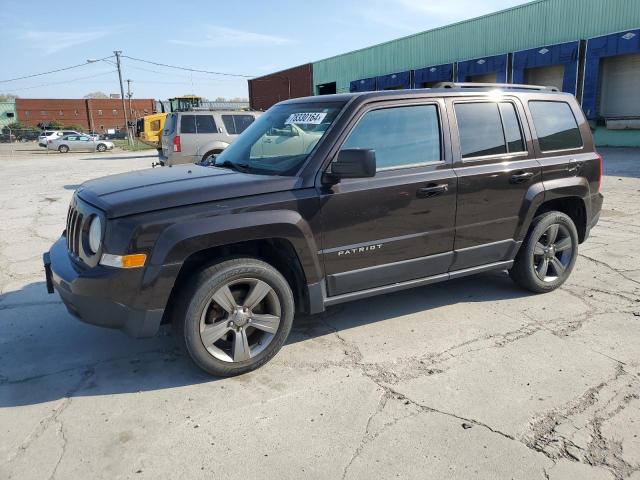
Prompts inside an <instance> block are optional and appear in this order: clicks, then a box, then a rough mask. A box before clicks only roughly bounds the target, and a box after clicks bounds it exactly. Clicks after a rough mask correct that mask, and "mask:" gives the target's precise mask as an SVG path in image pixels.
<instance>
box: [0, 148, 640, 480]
mask: <svg viewBox="0 0 640 480" xmlns="http://www.w3.org/2000/svg"><path fill="white" fill-rule="evenodd" d="M603 152H604V153H605V166H606V169H605V172H606V174H607V176H606V177H605V179H604V186H603V190H604V194H605V206H604V211H603V215H602V218H601V220H600V223H599V225H598V226H597V227H596V228H595V229H594V230H593V232H592V237H591V238H590V239H589V240H588V241H587V242H586V243H585V244H583V245H582V246H581V247H580V257H579V259H578V261H577V264H576V267H575V270H574V272H573V274H572V277H571V278H570V280H569V281H568V282H567V283H566V285H565V286H564V287H563V288H561V289H559V290H557V291H555V292H553V293H550V294H546V295H531V294H528V293H527V292H524V291H522V290H519V289H518V288H516V287H515V286H514V285H513V284H512V283H511V282H510V280H509V279H508V277H507V276H506V275H505V274H503V273H492V274H484V275H480V276H476V277H469V278H465V279H460V280H456V281H452V282H449V283H445V284H440V285H435V286H430V287H425V288H418V289H415V290H410V291H405V292H400V293H396V294H390V295H386V296H382V297H378V298H373V299H367V300H364V301H359V302H354V303H351V304H346V305H342V306H340V307H336V308H331V309H329V310H328V311H327V312H326V313H325V314H323V315H316V316H312V317H302V318H297V319H296V322H295V324H294V329H293V331H292V334H291V337H290V339H289V341H288V342H287V344H286V345H285V347H284V348H283V350H282V351H281V352H280V353H279V354H278V355H277V356H276V357H275V359H274V360H273V361H271V362H270V363H269V364H267V365H266V366H265V367H263V368H261V369H260V370H258V371H256V372H254V373H251V374H248V375H244V376H241V377H237V378H232V379H212V378H209V377H207V376H205V375H204V374H202V373H201V372H200V371H199V370H197V369H196V368H195V367H194V366H192V364H191V363H190V361H189V360H188V359H186V358H184V357H181V356H179V355H177V354H176V353H175V351H174V349H173V339H172V338H171V336H170V334H169V333H168V332H167V331H166V330H163V331H162V332H161V334H160V335H159V336H157V337H155V338H152V339H147V340H133V339H130V338H128V337H126V336H125V335H123V334H122V333H120V332H117V331H110V330H106V329H101V328H98V327H93V326H90V325H85V324H82V323H80V322H78V321H77V320H75V319H73V318H72V317H71V316H70V315H69V314H68V313H67V312H66V310H65V308H64V307H63V305H62V304H61V302H60V300H59V298H58V297H57V295H56V296H54V295H47V294H46V291H45V286H44V282H43V280H44V277H43V269H42V262H41V255H42V252H44V251H45V250H47V249H48V247H49V246H50V244H51V243H52V242H53V241H54V240H55V239H56V238H57V237H58V236H59V235H60V232H61V231H62V229H63V226H64V221H65V214H66V210H67V205H68V202H69V199H70V197H71V195H72V192H73V190H74V189H75V188H76V186H77V185H79V184H80V183H82V182H83V181H85V180H88V179H90V178H94V177H98V176H102V175H107V174H111V173H119V172H124V171H128V170H134V169H140V168H146V167H148V166H149V165H150V164H151V162H152V161H153V160H154V155H153V154H152V153H146V152H145V153H137V154H136V153H122V152H113V153H109V154H84V155H83V154H69V155H59V154H49V155H47V154H45V153H44V151H43V150H42V151H38V150H34V149H31V151H21V152H20V154H16V153H15V152H14V153H12V152H11V151H10V150H8V148H6V146H3V145H0V178H2V184H3V188H2V190H0V478H2V479H5V478H6V479H9V478H14V479H31V478H34V479H36V478H37V479H41V478H43V479H45V478H58V479H85V478H109V479H112V478H176V477H178V476H180V477H182V478H227V479H253V478H278V479H299V478H323V479H325V478H327V479H340V478H348V479H355V478H363V479H365V478H366V479H370V478H372V477H373V478H392V477H393V478H396V477H397V478H416V479H418V478H419V479H427V478H433V479H443V478H460V479H469V478H499V479H502V478H504V479H507V478H508V479H511V478H518V479H541V480H544V479H622V478H632V479H634V480H638V479H640V438H638V435H639V434H640V303H639V298H640V295H639V294H640V242H639V239H640V151H638V150H631V149H627V150H624V149H609V150H603Z"/></svg>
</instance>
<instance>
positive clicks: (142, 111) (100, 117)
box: [16, 98, 155, 132]
mask: <svg viewBox="0 0 640 480" xmlns="http://www.w3.org/2000/svg"><path fill="white" fill-rule="evenodd" d="M126 105H127V108H128V107H129V100H127V101H126ZM154 111H155V101H154V100H153V99H150V98H145V99H136V100H131V114H130V115H129V117H130V120H135V119H136V118H138V117H142V116H144V115H148V114H150V113H153V112H154ZM16 113H17V117H18V118H17V120H18V121H19V122H21V123H23V124H25V125H30V126H34V127H37V126H38V125H39V124H42V123H51V122H54V121H55V122H58V123H62V124H64V125H80V126H81V127H82V129H83V130H89V131H96V132H102V131H107V130H109V129H116V130H117V129H121V128H124V127H125V120H124V112H123V111H122V100H120V99H112V98H89V99H77V100H76V99H36V98H18V99H16Z"/></svg>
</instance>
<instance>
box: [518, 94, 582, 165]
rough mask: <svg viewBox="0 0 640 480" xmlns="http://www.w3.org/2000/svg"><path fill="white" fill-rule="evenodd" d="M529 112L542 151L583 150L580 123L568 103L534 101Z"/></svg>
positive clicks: (531, 102)
mask: <svg viewBox="0 0 640 480" xmlns="http://www.w3.org/2000/svg"><path fill="white" fill-rule="evenodd" d="M529 110H530V111H531V117H532V118H533V125H534V127H535V129H536V134H537V136H538V143H539V145H540V150H541V151H543V152H551V151H554V150H572V149H576V148H582V136H581V135H580V129H579V128H578V122H577V121H576V117H575V116H574V115H573V111H572V110H571V107H570V106H569V104H568V103H566V102H552V101H538V100H532V101H530V102H529Z"/></svg>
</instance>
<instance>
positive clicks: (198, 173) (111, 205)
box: [77, 164, 298, 218]
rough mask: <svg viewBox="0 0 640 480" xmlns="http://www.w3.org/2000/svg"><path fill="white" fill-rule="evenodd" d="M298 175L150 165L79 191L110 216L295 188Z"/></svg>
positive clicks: (90, 183)
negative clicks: (145, 168) (283, 175)
mask: <svg viewBox="0 0 640 480" xmlns="http://www.w3.org/2000/svg"><path fill="white" fill-rule="evenodd" d="M297 180H298V179H297V178H295V177H281V176H271V175H253V174H247V173H240V172H236V171H233V170H229V169H226V168H217V167H203V166H200V165H194V164H189V165H177V166H175V167H162V168H150V169H147V170H139V171H135V172H129V173H123V174H119V175H111V176H109V177H103V178H98V179H96V180H90V181H88V182H86V183H83V184H82V185H81V186H80V188H78V190H77V194H78V196H79V197H80V198H82V199H83V200H84V201H86V202H88V203H90V204H92V205H94V206H95V207H97V208H99V209H101V210H103V211H104V212H105V213H106V215H107V218H115V217H123V216H125V215H133V214H136V213H143V212H149V211H152V210H161V209H165V208H172V207H180V206H184V205H192V204H196V203H204V202H212V201H217V200H224V199H229V198H237V197H246V196H251V195H259V194H262V193H272V192H279V191H284V190H291V189H292V188H294V187H295V184H296V182H297Z"/></svg>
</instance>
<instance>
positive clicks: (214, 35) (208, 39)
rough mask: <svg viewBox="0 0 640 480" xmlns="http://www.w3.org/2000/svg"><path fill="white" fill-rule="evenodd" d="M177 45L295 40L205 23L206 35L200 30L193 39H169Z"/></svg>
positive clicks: (264, 42) (216, 44)
mask: <svg viewBox="0 0 640 480" xmlns="http://www.w3.org/2000/svg"><path fill="white" fill-rule="evenodd" d="M169 42H170V43H174V44H176V45H187V46H189V47H246V46H253V45H276V46H277V45H288V44H291V43H293V40H291V39H289V38H285V37H277V36H275V35H267V34H264V33H256V32H246V31H244V30H236V29H234V28H227V27H221V26H218V25H205V27H204V35H203V34H202V32H200V31H198V33H197V34H196V38H194V39H193V40H184V39H174V40H169Z"/></svg>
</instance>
